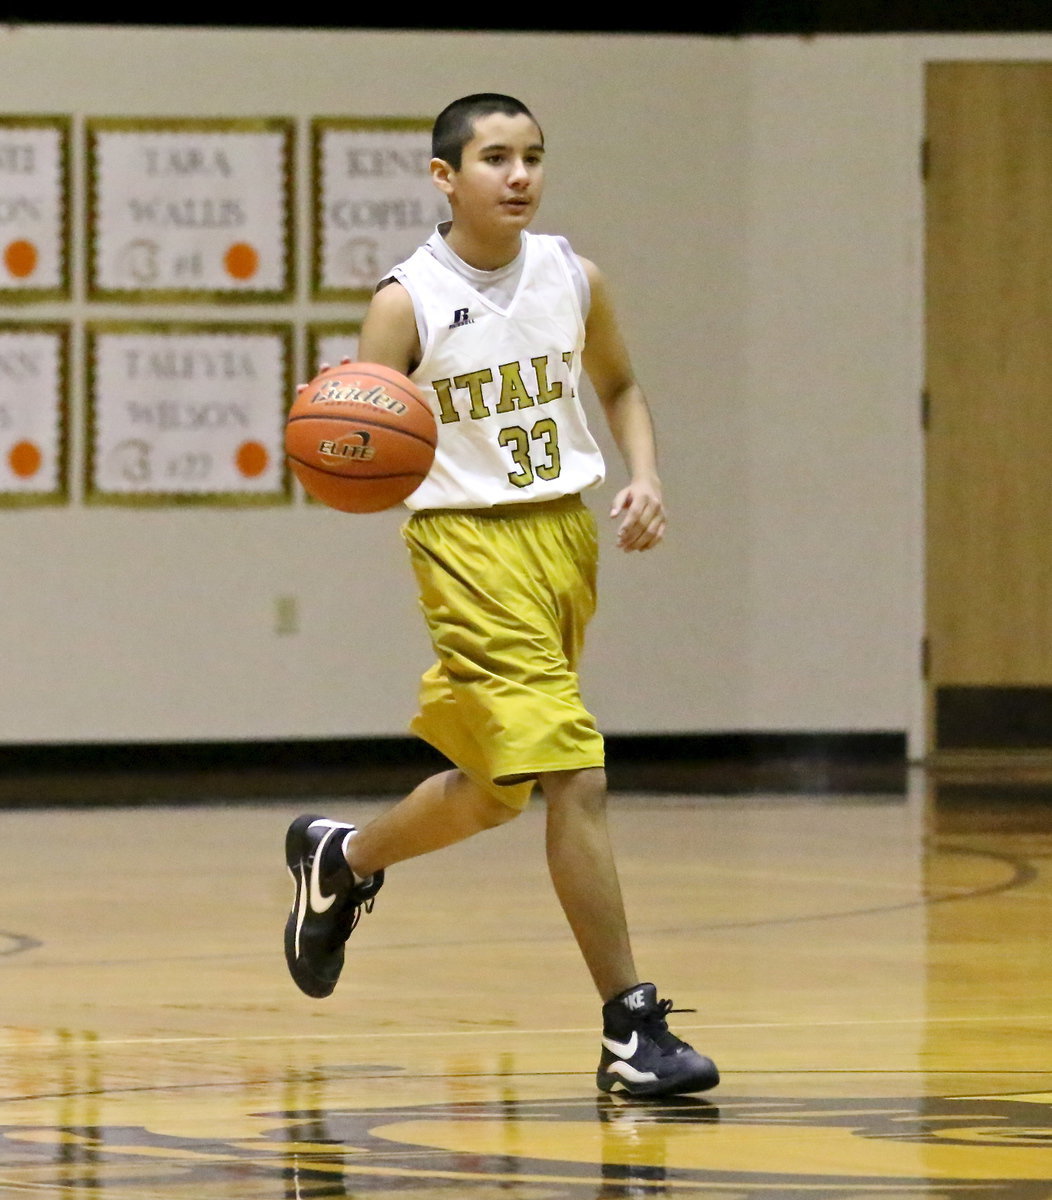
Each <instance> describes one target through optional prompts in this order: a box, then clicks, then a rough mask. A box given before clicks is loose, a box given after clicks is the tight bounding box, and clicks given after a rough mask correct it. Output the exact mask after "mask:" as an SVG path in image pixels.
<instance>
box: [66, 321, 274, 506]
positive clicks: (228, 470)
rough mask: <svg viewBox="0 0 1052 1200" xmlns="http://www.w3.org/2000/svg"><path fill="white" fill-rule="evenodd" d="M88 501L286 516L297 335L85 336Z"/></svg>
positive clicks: (203, 330) (94, 330)
mask: <svg viewBox="0 0 1052 1200" xmlns="http://www.w3.org/2000/svg"><path fill="white" fill-rule="evenodd" d="M85 333H86V342H87V345H86V362H87V386H86V396H87V414H88V420H87V438H86V447H85V449H86V454H87V464H86V471H85V480H86V489H85V494H86V499H87V500H88V501H89V502H93V503H104V504H140V505H150V504H155V505H164V504H213V505H239V504H242V505H247V504H283V503H287V502H288V501H289V500H290V498H291V487H290V480H289V473H288V469H287V466H286V462H285V446H284V434H285V414H286V413H287V411H288V408H289V404H290V399H289V397H290V395H291V394H292V391H293V384H292V379H291V373H292V365H291V364H292V353H291V351H292V326H291V325H287V324H272V325H248V324H245V325H233V324H231V325H222V324H211V323H209V324H203V323H201V324H177V323H166V324H151V323H145V322H144V323H140V324H135V323H122V322H96V323H92V324H89V325H88V326H87V328H86V331H85Z"/></svg>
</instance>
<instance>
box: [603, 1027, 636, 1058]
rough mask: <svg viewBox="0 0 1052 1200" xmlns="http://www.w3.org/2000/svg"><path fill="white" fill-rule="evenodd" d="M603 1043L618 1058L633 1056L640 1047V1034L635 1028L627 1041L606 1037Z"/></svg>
mask: <svg viewBox="0 0 1052 1200" xmlns="http://www.w3.org/2000/svg"><path fill="white" fill-rule="evenodd" d="M603 1045H604V1046H605V1047H606V1048H607V1050H609V1051H610V1053H611V1054H616V1055H617V1057H618V1058H631V1057H632V1055H633V1054H635V1052H636V1051H637V1050H638V1049H639V1034H638V1033H637V1032H636V1031H635V1030H634V1029H633V1030H632V1036H631V1037H630V1038H629V1039H628V1041H627V1042H615V1041H614V1039H613V1038H608V1037H604V1038H603Z"/></svg>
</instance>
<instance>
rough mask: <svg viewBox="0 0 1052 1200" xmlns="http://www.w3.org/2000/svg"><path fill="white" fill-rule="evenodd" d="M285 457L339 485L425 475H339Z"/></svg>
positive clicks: (392, 472) (422, 475) (406, 472)
mask: <svg viewBox="0 0 1052 1200" xmlns="http://www.w3.org/2000/svg"><path fill="white" fill-rule="evenodd" d="M286 457H287V458H288V460H289V462H294V463H299V465H300V466H301V467H306V468H307V470H308V471H317V472H318V474H319V475H324V476H325V477H326V478H327V479H338V480H339V481H340V483H374V482H375V481H376V480H377V479H423V478H424V477H425V476H426V475H427V472H426V471H390V472H388V473H387V474H385V475H341V474H340V472H339V471H327V470H326V469H325V468H324V467H319V466H318V464H317V463H312V462H304V461H303V459H302V458H297V457H296V455H295V454H289V455H287V456H286Z"/></svg>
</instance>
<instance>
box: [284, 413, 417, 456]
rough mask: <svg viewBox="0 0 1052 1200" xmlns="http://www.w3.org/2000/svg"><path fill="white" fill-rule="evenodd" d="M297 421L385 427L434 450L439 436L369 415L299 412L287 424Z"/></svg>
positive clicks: (374, 427) (376, 427) (372, 427)
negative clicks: (434, 436) (369, 416)
mask: <svg viewBox="0 0 1052 1200" xmlns="http://www.w3.org/2000/svg"><path fill="white" fill-rule="evenodd" d="M297 421H336V422H337V423H338V424H341V425H343V424H347V425H350V424H354V425H368V426H369V427H370V428H371V429H385V430H387V432H388V433H395V434H398V435H399V436H400V437H411V438H416V440H417V441H418V442H423V443H424V445H425V446H429V447H430V448H431V449H432V450H434V449H435V447H436V446H437V445H438V439H437V438H436V439H435V440H434V441H431V439H430V438H427V437H425V436H424V435H423V434H422V433H418V432H417V431H416V430H415V429H407V428H405V427H403V426H401V425H387V424H385V423H384V422H383V421H370V420H369V418H368V417H351V416H347V415H341V414H339V413H320V412H319V413H299V414H298V415H296V416H292V417H289V419H288V421H287V422H286V424H288V425H294V424H296V422H297Z"/></svg>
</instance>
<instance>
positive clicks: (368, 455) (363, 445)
mask: <svg viewBox="0 0 1052 1200" xmlns="http://www.w3.org/2000/svg"><path fill="white" fill-rule="evenodd" d="M370 440H371V439H370V437H369V434H368V432H367V431H366V430H364V429H361V430H356V431H355V432H354V433H348V434H346V435H345V436H344V437H341V438H335V439H332V438H324V439H323V440H322V441H320V442H319V443H318V457H319V458H322V459H324V460H325V461H326V462H331V463H338V462H344V461H346V460H347V459H354V460H356V461H357V462H369V460H370V459H372V458H374V457H375V456H376V448H375V447H374V446H370V445H369V442H370Z"/></svg>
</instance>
